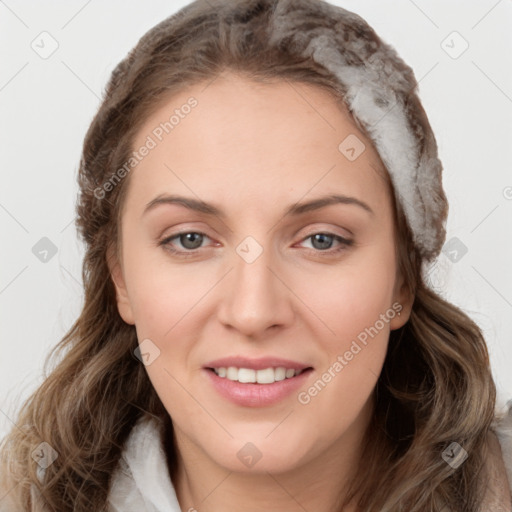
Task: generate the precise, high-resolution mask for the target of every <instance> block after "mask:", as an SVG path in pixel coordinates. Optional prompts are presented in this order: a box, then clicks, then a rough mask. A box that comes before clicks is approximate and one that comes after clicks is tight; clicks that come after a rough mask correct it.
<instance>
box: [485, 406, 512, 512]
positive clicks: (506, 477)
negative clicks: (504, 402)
mask: <svg viewBox="0 0 512 512" xmlns="http://www.w3.org/2000/svg"><path fill="white" fill-rule="evenodd" d="M487 469H488V477H489V484H488V488H487V492H486V494H485V506H486V508H485V510H488V511H496V512H512V496H511V489H512V407H510V406H509V407H508V408H507V410H506V411H505V412H503V413H498V414H497V415H496V419H495V421H494V424H493V427H492V429H491V431H490V432H489V434H488V457H487Z"/></svg>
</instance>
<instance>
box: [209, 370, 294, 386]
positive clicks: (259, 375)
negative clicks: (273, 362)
mask: <svg viewBox="0 0 512 512" xmlns="http://www.w3.org/2000/svg"><path fill="white" fill-rule="evenodd" d="M214 371H215V373H216V374H217V375H218V376H219V377H223V378H226V379H228V380H234V381H238V382H243V383H258V384H273V383H274V382H277V381H280V380H285V379H291V378H292V377H295V375H299V373H301V370H293V369H291V368H290V369H286V368H283V367H282V366H279V367H278V368H265V369H264V370H252V369H251V368H236V367H234V366H230V367H229V368H214Z"/></svg>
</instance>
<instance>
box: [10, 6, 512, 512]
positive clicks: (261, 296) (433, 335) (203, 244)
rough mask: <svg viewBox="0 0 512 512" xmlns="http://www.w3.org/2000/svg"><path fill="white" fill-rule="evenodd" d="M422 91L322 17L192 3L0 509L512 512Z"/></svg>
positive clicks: (113, 94)
mask: <svg viewBox="0 0 512 512" xmlns="http://www.w3.org/2000/svg"><path fill="white" fill-rule="evenodd" d="M415 87H416V81H415V79H414V75H413V72H412V70H411V69H410V68H409V67H408V66H407V65H406V64H405V63H404V62H403V61H402V60H401V59H400V58H399V57H398V55H397V54H396V52H395V51H394V49H393V48H391V47H390V46H389V45H387V44H385V43H383V42H382V41H381V40H380V39H379V38H378V36H377V35H376V34H375V33H374V31H373V30H372V29H371V28H370V27H369V26H368V25H367V24H366V22H365V21H364V20H362V19H361V18H360V17H359V16H357V15H355V14H353V13H350V12H348V11H345V10H343V9H341V8H337V7H334V6H332V5H330V4H329V3H327V2H324V1H315V0H294V1H293V2H292V1H291V0H261V1H256V0H242V1H237V2H232V1H228V0H223V1H217V2H213V1H209V2H202V1H199V0H198V1H196V2H193V3H191V4H189V5H188V6H187V7H186V8H184V9H182V10H181V11H180V12H179V13H178V14H176V15H175V16H172V17H171V18H169V19H167V20H165V21H163V22H162V23H160V24H159V25H158V26H156V27H154V28H153V29H152V30H150V31H149V32H148V33H147V34H146V35H145V36H144V37H143V38H142V39H141V40H140V41H139V43H138V45H137V46H136V47H135V48H134V50H133V51H132V52H131V53H130V54H129V55H128V57H127V58H126V59H125V60H123V61H122V62H121V63H120V64H119V65H118V66H117V68H116V69H115V70H114V72H113V74H112V77H111V80H110V82H109V84H108V87H107V91H106V93H105V98H104V101H103V104H102V105H101V107H100V109H99V112H98V113H97V115H96V117H95V119H94V120H93V122H92V124H91V127H90V129H89V131H88V133H87V136H86V140H85V143H84V148H83V155H82V161H81V166H80V173H79V185H80V196H79V201H78V206H77V212H78V219H77V226H78V229H79V232H80V234H81V236H82V237H83V239H84V241H85V243H86V245H87V251H86V255H85V260H84V271H83V280H84V286H85V304H84V307H83V311H82V314H81V316H80V317H79V318H78V320H77V321H76V323H75V324H74V326H73V327H72V329H71V330H70V331H69V332H68V333H67V335H66V337H65V338H64V339H63V340H62V342H61V343H60V345H59V347H60V349H62V350H64V349H65V350H66V353H65V355H64V356H63V359H62V361H61V362H60V364H59V365H58V366H57V367H56V368H55V370H54V371H53V372H52V373H51V375H49V377H48V378H47V380H46V381H45V382H44V383H43V384H42V385H41V387H40V389H38V390H37V391H36V392H35V393H34V395H33V396H32V397H31V398H30V400H29V401H27V403H26V404H25V405H24V407H23V409H22V410H21V412H20V417H19V419H18V421H17V423H18V424H19V425H24V429H22V430H21V431H20V430H18V429H14V430H13V431H12V432H11V433H10V435H9V436H8V438H7V440H6V442H4V446H3V453H4V458H5V463H4V471H3V475H5V477H4V480H5V483H4V489H5V490H6V491H5V492H8V493H9V494H8V495H7V497H6V498H4V500H2V501H0V504H1V505H2V506H3V507H4V508H5V507H9V508H5V510H9V511H13V510H20V511H25V510H38V511H39V510H59V511H67V510H70V511H71V510H74V511H85V510H88V511H89V510H95V511H96V510H109V511H123V512H125V511H131V510H136V511H141V510H148V511H149V510H151V511H155V510H156V511H164V510H165V511H169V510H171V511H178V510H180V508H181V510H188V511H189V512H190V511H193V510H197V511H205V512H210V511H218V510H222V511H226V512H228V511H230V510H233V511H234V510H240V509H242V508H243V509H244V510H255V511H256V510H279V511H281V512H283V511H298V510H309V511H315V512H324V511H325V512H327V511H341V510H343V511H345V512H355V511H357V512H362V511H365V512H366V511H375V512H377V511H379V512H382V511H408V512H420V511H432V510H435V511H442V510H450V511H461V512H462V511H464V512H476V511H489V510H510V509H511V501H510V488H509V482H507V476H506V475H507V473H506V468H505V460H504V459H505V453H506V450H508V449H509V448H510V441H507V439H506V425H507V424H506V422H507V421H510V420H509V417H510V415H509V417H507V418H498V417H497V415H496V413H495V385H494V382H493V380H492V376H491V371H490V368H489V360H488V353H487V348H486V345H485V341H484V339H483V336H482V333H481V332H480V330H479V328H478V327H477V326H476V324H475V323H474V322H473V321H472V320H471V319H470V318H468V317H467V316H466V315H465V314H464V313H463V312H462V311H460V310H459V309H458V308H456V307H455V306H454V305H452V304H449V303H448V302H446V301H445V300H443V299H442V298H441V297H440V296H438V295H437V294H436V293H435V292H434V291H432V290H431V289H430V288H429V287H428V286H427V284H426V283H425V279H424V276H425V272H424V270H425V268H426V266H427V264H428V263H430V262H432V261H433V260H434V259H435V257H436V256H437V255H438V254H439V251H440V249H441V247H442V245H443V242H444V238H445V221H446V215H447V203H446V197H445V194H444V192H443V189H442V184H441V162H440V160H439V159H438V156H437V146H436V142H435V138H434V135H433V133H432V130H431V127H430V125H429V122H428V119H427V116H426V114H425V112H424V110H423V108H422V106H421V104H420V101H419V99H418V96H417V94H416V92H415ZM305 244H308V245H305ZM496 432H497V433H498V434H499V435H500V438H499V439H498V438H497V437H496ZM500 440H501V442H502V444H500V442H499V441H500ZM11 489H12V490H11ZM7 500H9V504H8V505H7Z"/></svg>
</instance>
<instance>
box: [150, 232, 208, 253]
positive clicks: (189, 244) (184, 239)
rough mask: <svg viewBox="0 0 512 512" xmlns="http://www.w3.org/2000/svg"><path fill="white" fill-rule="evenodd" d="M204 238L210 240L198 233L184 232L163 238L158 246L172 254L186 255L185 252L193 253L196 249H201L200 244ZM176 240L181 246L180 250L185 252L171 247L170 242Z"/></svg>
mask: <svg viewBox="0 0 512 512" xmlns="http://www.w3.org/2000/svg"><path fill="white" fill-rule="evenodd" d="M204 238H210V237H208V236H207V235H205V234H204V233H200V232H198V231H185V232H183V233H178V234H176V235H172V236H170V237H167V238H165V239H164V240H162V241H161V242H160V243H159V245H162V246H164V247H165V248H166V249H167V250H169V251H171V252H173V253H187V252H193V251H195V250H196V249H198V248H200V247H201V244H202V242H203V241H204ZM175 239H176V240H178V241H179V243H180V244H181V246H182V248H183V249H185V250H182V249H180V248H178V249H175V248H173V247H172V244H171V242H172V240H175Z"/></svg>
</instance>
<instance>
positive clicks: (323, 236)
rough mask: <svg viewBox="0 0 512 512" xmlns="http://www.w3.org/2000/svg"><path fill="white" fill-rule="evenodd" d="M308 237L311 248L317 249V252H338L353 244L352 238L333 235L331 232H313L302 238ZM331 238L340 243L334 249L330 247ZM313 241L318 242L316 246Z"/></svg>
mask: <svg viewBox="0 0 512 512" xmlns="http://www.w3.org/2000/svg"><path fill="white" fill-rule="evenodd" d="M308 239H311V240H312V244H313V249H318V252H327V253H333V252H338V251H341V250H343V249H345V248H346V247H348V246H350V245H352V244H353V240H348V239H346V238H343V237H342V236H339V235H335V234H333V233H324V232H320V233H313V234H311V235H309V236H307V237H306V238H304V239H303V241H304V240H308ZM333 240H336V241H337V242H338V243H339V244H340V245H339V246H338V247H337V248H336V249H331V248H330V246H331V245H332V241H333ZM315 242H318V243H319V244H318V246H317V247H315ZM326 246H329V247H326Z"/></svg>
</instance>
